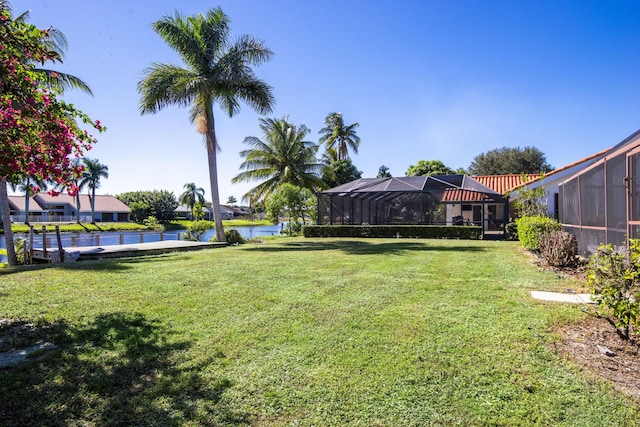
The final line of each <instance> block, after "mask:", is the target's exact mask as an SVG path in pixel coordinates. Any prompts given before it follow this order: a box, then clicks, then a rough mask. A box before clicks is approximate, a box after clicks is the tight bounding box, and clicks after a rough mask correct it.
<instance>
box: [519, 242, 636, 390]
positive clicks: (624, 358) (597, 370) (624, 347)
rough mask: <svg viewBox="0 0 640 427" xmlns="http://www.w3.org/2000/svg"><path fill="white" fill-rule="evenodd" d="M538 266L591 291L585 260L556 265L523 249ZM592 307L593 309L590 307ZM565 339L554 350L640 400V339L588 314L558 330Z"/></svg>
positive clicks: (581, 290)
mask: <svg viewBox="0 0 640 427" xmlns="http://www.w3.org/2000/svg"><path fill="white" fill-rule="evenodd" d="M521 249H522V248H521ZM522 252H523V253H525V254H526V255H527V256H528V257H529V258H530V260H531V262H532V263H533V264H535V265H537V266H538V267H539V268H542V269H545V270H548V271H552V272H554V273H555V274H556V275H558V276H559V277H563V278H568V279H574V281H575V282H576V283H574V284H573V285H572V287H571V290H572V291H573V292H576V293H589V292H590V289H589V287H588V285H587V278H586V264H587V260H586V259H580V262H579V263H577V264H576V265H575V266H573V267H563V268H558V267H553V266H551V265H549V264H548V263H547V262H546V261H545V260H544V259H543V258H542V257H541V256H539V255H538V254H535V253H533V252H530V251H527V250H524V249H522ZM589 310H594V308H593V307H591V308H590V309H589ZM555 332H556V333H558V334H559V335H560V336H561V338H562V340H561V341H560V342H558V343H554V347H555V348H554V349H555V352H556V353H558V354H560V355H561V356H562V357H564V358H565V359H568V360H571V361H572V362H574V363H575V364H576V365H578V366H580V367H581V368H582V369H583V371H585V372H587V373H589V374H590V375H593V376H596V377H599V378H601V379H604V380H606V381H608V382H610V383H611V384H612V386H613V387H614V388H615V389H616V390H618V391H620V392H621V393H624V394H626V395H628V396H630V397H632V398H633V399H635V400H637V401H640V342H639V341H638V340H636V341H633V340H627V339H624V338H623V337H622V336H621V335H620V334H619V333H618V331H617V330H616V328H615V326H614V325H613V323H612V322H610V321H609V320H608V319H605V318H602V317H598V316H595V315H589V316H587V317H586V318H585V319H583V320H582V321H580V322H578V323H573V324H570V325H565V326H563V327H561V328H559V329H558V330H556V331H555Z"/></svg>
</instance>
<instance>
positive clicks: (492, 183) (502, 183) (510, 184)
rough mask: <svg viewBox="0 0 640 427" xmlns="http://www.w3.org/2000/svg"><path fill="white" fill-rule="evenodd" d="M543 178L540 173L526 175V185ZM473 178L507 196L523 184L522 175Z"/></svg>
mask: <svg viewBox="0 0 640 427" xmlns="http://www.w3.org/2000/svg"><path fill="white" fill-rule="evenodd" d="M541 176H542V175H541V174H539V173H534V174H527V175H525V177H526V180H525V182H524V184H528V183H530V182H533V181H535V180H537V179H539V178H540V177H541ZM472 178H473V179H475V180H476V181H478V182H479V183H480V184H482V185H485V186H487V187H489V188H491V189H492V190H493V191H495V192H497V193H500V194H506V193H508V192H510V191H513V190H514V189H516V188H518V187H520V186H521V185H522V184H523V182H522V175H521V174H509V175H480V176H473V177H472Z"/></svg>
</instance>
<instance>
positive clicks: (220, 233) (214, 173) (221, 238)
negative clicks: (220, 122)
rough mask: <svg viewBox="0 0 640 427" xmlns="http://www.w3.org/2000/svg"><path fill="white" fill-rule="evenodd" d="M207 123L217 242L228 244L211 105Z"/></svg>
mask: <svg viewBox="0 0 640 427" xmlns="http://www.w3.org/2000/svg"><path fill="white" fill-rule="evenodd" d="M205 114H206V118H205V119H206V121H207V134H206V141H207V160H208V161H209V181H210V182H211V207H212V208H213V221H214V223H215V226H216V241H218V242H226V241H227V237H226V236H225V234H224V228H223V226H222V212H221V210H220V193H219V191H218V166H217V154H218V147H217V145H218V144H217V141H216V131H215V124H214V120H213V107H212V105H211V103H210V102H209V103H207V105H206V112H205Z"/></svg>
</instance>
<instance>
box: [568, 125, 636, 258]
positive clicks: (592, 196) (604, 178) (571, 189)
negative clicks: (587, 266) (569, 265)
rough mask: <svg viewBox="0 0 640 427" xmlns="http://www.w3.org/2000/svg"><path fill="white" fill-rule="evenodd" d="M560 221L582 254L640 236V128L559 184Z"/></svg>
mask: <svg viewBox="0 0 640 427" xmlns="http://www.w3.org/2000/svg"><path fill="white" fill-rule="evenodd" d="M559 198H560V222H561V223H562V226H563V229H564V230H566V231H569V232H570V233H572V234H574V235H575V236H576V239H577V241H578V251H579V252H580V254H582V255H590V254H592V253H594V252H595V251H596V250H597V248H598V246H599V245H600V244H603V243H611V244H614V245H622V244H626V243H627V238H639V237H640V131H639V132H636V133H634V134H633V135H631V136H630V137H629V138H627V139H625V140H624V141H622V142H621V143H620V144H618V145H617V146H615V147H613V148H612V149H611V150H609V152H608V153H607V154H606V155H605V157H604V158H603V159H602V160H600V161H598V162H596V163H594V164H593V165H591V166H590V167H588V168H585V169H584V170H582V171H581V172H579V173H577V174H575V175H574V176H573V177H571V178H570V179H568V180H566V181H565V182H564V183H563V184H562V185H560V190H559Z"/></svg>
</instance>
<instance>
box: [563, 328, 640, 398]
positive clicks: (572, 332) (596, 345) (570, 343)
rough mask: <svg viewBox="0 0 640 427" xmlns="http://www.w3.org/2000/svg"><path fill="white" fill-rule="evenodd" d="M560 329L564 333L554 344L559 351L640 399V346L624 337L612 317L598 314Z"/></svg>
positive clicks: (623, 391)
mask: <svg viewBox="0 0 640 427" xmlns="http://www.w3.org/2000/svg"><path fill="white" fill-rule="evenodd" d="M556 332H558V333H559V334H560V336H561V337H562V341H560V342H559V343H555V344H554V346H555V350H556V351H557V352H558V353H559V354H561V355H562V356H564V357H566V358H567V359H569V360H571V361H573V362H574V363H576V364H577V365H578V366H580V367H582V369H584V370H585V371H586V372H589V373H591V374H592V375H596V376H598V377H600V378H603V379H605V380H607V381H609V382H611V384H612V385H613V387H614V388H615V389H616V390H618V391H620V392H622V393H624V394H626V395H628V396H631V397H632V398H634V399H636V400H638V401H640V357H639V353H640V348H638V346H637V345H636V343H633V342H632V341H629V340H625V339H623V338H622V337H621V336H620V335H619V334H618V333H617V331H616V329H615V328H614V326H613V325H612V324H611V323H609V321H608V320H606V319H603V318H600V317H595V316H587V317H586V318H585V319H584V320H583V321H581V322H579V323H574V324H571V325H566V326H564V327H562V328H560V329H559V330H558V331H556Z"/></svg>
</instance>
